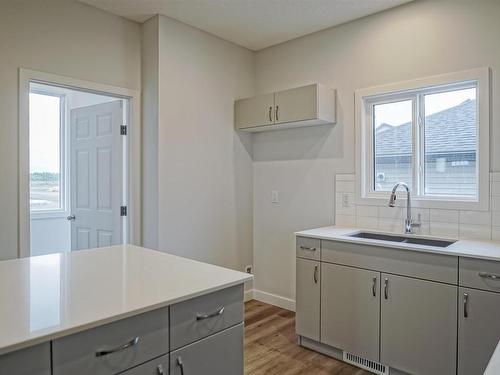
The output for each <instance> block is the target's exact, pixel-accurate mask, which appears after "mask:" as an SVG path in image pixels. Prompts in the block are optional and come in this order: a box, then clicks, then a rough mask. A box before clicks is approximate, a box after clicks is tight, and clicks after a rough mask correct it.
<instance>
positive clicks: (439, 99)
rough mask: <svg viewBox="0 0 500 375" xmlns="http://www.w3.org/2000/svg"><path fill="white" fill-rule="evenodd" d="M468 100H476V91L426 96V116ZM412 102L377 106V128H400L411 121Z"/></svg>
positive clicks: (468, 90)
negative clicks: (389, 126)
mask: <svg viewBox="0 0 500 375" xmlns="http://www.w3.org/2000/svg"><path fill="white" fill-rule="evenodd" d="M467 99H476V89H475V88H472V89H465V90H456V91H448V92H443V93H440V94H431V95H426V96H425V114H426V116H429V115H432V114H433V113H436V112H440V111H443V110H445V109H448V108H451V107H455V106H457V105H459V104H460V103H463V102H464V101H466V100H467ZM411 117H412V113H411V100H405V101H401V102H394V103H388V104H383V105H377V106H375V127H379V126H380V125H382V124H384V123H386V124H390V125H393V126H398V125H402V124H405V123H407V122H410V121H411Z"/></svg>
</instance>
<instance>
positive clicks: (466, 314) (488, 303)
mask: <svg viewBox="0 0 500 375" xmlns="http://www.w3.org/2000/svg"><path fill="white" fill-rule="evenodd" d="M458 303H459V306H460V310H459V314H458V316H459V318H458V374H459V375H469V374H482V373H483V372H484V370H485V369H486V366H488V362H489V360H490V357H491V356H492V355H493V352H494V351H495V348H496V346H497V343H498V339H499V337H500V319H499V314H500V294H499V293H492V292H486V291H482V290H476V289H468V288H460V294H459V301H458Z"/></svg>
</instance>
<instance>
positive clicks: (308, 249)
mask: <svg viewBox="0 0 500 375" xmlns="http://www.w3.org/2000/svg"><path fill="white" fill-rule="evenodd" d="M300 249H301V250H307V251H316V248H315V247H307V246H301V247H300Z"/></svg>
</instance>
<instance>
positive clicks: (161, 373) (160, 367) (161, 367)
mask: <svg viewBox="0 0 500 375" xmlns="http://www.w3.org/2000/svg"><path fill="white" fill-rule="evenodd" d="M156 370H157V371H158V375H165V372H164V371H163V366H162V365H158V367H157V368H156Z"/></svg>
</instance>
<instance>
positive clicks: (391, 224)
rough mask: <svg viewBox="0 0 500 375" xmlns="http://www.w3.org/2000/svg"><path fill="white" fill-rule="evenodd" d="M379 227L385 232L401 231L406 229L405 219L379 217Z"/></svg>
mask: <svg viewBox="0 0 500 375" xmlns="http://www.w3.org/2000/svg"><path fill="white" fill-rule="evenodd" d="M378 229H380V230H381V231H384V232H396V233H401V232H402V231H403V230H404V225H403V221H401V220H391V219H381V218H379V219H378Z"/></svg>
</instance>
